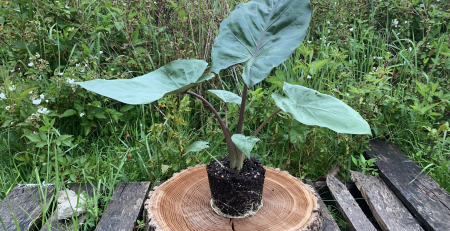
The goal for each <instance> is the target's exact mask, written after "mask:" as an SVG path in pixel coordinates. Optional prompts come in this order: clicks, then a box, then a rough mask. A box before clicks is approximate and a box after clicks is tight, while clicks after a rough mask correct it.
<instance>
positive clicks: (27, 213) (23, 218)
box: [0, 184, 54, 231]
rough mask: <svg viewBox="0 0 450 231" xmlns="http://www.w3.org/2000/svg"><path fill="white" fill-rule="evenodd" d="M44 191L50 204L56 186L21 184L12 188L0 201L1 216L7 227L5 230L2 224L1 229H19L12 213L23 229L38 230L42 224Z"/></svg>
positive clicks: (10, 230)
mask: <svg viewBox="0 0 450 231" xmlns="http://www.w3.org/2000/svg"><path fill="white" fill-rule="evenodd" d="M40 189H42V191H40ZM43 193H44V194H45V196H46V197H45V198H46V200H45V204H47V205H48V204H49V203H51V201H50V199H51V198H52V196H53V195H54V186H53V185H46V186H43V185H40V186H38V185H23V184H20V185H17V186H16V187H15V188H14V189H13V190H11V192H9V194H8V196H7V197H6V198H5V199H3V200H2V201H1V202H0V217H1V218H2V221H3V223H4V225H5V228H6V230H5V229H4V228H3V226H2V224H0V231H12V230H17V228H16V224H15V222H14V219H13V215H12V214H14V216H15V218H16V219H17V223H18V225H19V227H20V229H21V230H36V229H37V227H38V226H40V225H41V224H40V223H41V219H42V210H43V209H42V208H41V205H44V198H43ZM8 202H9V205H8ZM11 212H12V214H11Z"/></svg>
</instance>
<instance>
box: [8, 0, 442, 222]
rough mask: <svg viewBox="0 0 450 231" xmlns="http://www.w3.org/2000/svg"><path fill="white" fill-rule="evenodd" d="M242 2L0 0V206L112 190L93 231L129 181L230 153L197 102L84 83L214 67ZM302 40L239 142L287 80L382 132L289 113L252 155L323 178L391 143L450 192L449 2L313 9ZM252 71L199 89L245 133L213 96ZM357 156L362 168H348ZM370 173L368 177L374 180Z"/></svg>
mask: <svg viewBox="0 0 450 231" xmlns="http://www.w3.org/2000/svg"><path fill="white" fill-rule="evenodd" d="M238 3H239V1H235V0H227V1H225V0H224V1H217V0H197V1H187V0H174V1H171V0H161V1H160V0H154V1H97V0H94V1H86V0H78V1H43V0H35V1H30V0H14V1H2V2H0V38H1V39H0V60H1V65H0V98H1V99H0V125H1V129H0V139H1V142H0V152H1V155H0V199H3V198H4V197H5V196H6V195H7V193H8V192H9V191H10V190H11V189H12V188H13V187H14V186H15V185H16V184H18V183H42V182H46V183H47V182H48V183H54V184H56V185H57V187H58V188H64V187H70V186H71V185H72V184H74V183H75V182H101V183H104V184H105V186H106V187H107V188H109V189H111V192H110V193H109V194H108V195H104V196H100V197H99V198H96V200H97V202H98V204H97V206H96V207H93V208H90V209H89V218H88V222H86V224H84V225H83V227H84V229H85V230H93V228H92V227H94V226H95V224H96V222H98V219H99V218H100V217H101V213H102V208H104V206H105V205H106V204H107V203H108V201H109V200H110V197H111V195H112V191H113V189H114V186H115V185H116V184H117V183H118V182H121V181H145V180H149V181H152V182H157V181H158V180H164V179H167V178H168V177H170V176H171V175H172V174H173V173H174V172H177V171H180V170H181V169H184V168H186V167H187V166H191V165H196V164H199V163H207V162H209V161H211V160H212V158H211V157H210V156H209V155H208V154H207V153H206V152H204V151H200V152H188V153H186V149H187V148H188V147H189V145H190V144H191V143H193V142H195V141H198V140H205V141H208V142H209V145H210V147H209V148H208V149H207V150H208V152H209V153H210V154H211V155H213V156H215V157H220V156H224V155H225V154H226V153H225V151H226V147H225V142H224V137H223V135H222V134H221V130H220V127H219V125H218V123H217V122H216V120H215V118H214V117H213V115H212V114H211V113H210V111H209V110H208V108H206V107H205V106H204V105H202V103H201V102H199V101H198V100H195V99H193V98H189V96H184V95H183V96H170V97H166V98H164V99H161V100H159V101H158V102H155V103H152V104H147V105H138V106H133V105H125V104H122V103H119V102H117V101H114V100H112V99H109V98H106V97H101V96H99V95H96V94H94V93H92V92H89V91H86V90H83V89H82V88H80V87H78V86H76V85H74V84H73V83H74V82H76V81H85V80H93V79H127V78H133V77H136V76H141V75H143V74H145V73H148V72H151V71H153V70H156V69H157V68H159V67H161V66H163V65H164V64H166V63H168V62H170V61H173V60H177V59H181V58H197V59H204V60H206V61H207V62H208V63H211V57H210V51H211V47H212V44H213V41H214V38H215V37H216V35H217V33H218V27H219V24H220V22H221V21H222V20H223V19H224V18H226V16H227V14H228V13H229V12H230V11H231V10H232V9H234V7H235V6H236V5H237V4H238ZM311 4H312V9H313V16H312V21H311V24H310V26H309V29H308V34H307V37H306V39H305V42H304V43H303V44H302V45H301V46H300V47H298V48H297V49H296V51H295V52H294V54H293V55H292V56H291V57H290V58H289V59H288V60H287V61H286V62H284V63H282V64H281V65H280V66H279V67H277V68H275V69H274V70H273V71H272V73H271V74H270V75H269V76H268V77H267V78H266V80H267V81H263V82H262V83H259V84H257V85H255V86H254V87H253V88H252V89H250V92H249V101H248V104H247V105H248V108H247V116H246V118H245V119H246V123H245V126H244V130H243V133H244V134H246V135H249V134H251V133H253V131H254V130H255V129H256V128H257V127H258V126H259V124H260V123H261V122H262V121H264V119H265V118H266V117H267V116H269V115H270V114H271V113H273V112H274V111H275V110H276V109H277V107H276V106H275V103H274V102H273V100H272V99H271V98H270V95H271V94H272V93H281V89H282V88H281V87H282V82H283V81H285V82H288V83H291V84H299V85H303V86H306V87H309V88H313V89H315V90H317V91H319V92H321V93H325V94H329V95H333V96H334V97H336V98H339V99H340V100H342V101H343V102H345V103H347V104H349V105H350V106H351V107H352V108H354V109H355V110H356V111H358V112H359V113H360V114H361V115H362V116H363V118H364V119H366V120H367V121H368V122H369V124H370V126H371V128H372V132H373V136H360V135H346V134H338V133H336V132H333V131H331V130H329V129H327V128H320V127H316V126H311V127H310V126H305V125H303V124H300V123H298V122H295V121H294V120H293V119H292V118H291V117H290V116H289V115H287V114H285V113H280V114H279V115H278V116H276V117H275V118H273V119H272V120H271V121H270V122H269V123H268V124H267V125H266V127H264V129H263V131H262V132H261V133H260V135H259V136H258V138H259V139H261V140H262V141H261V142H258V143H257V145H256V148H255V149H254V151H253V153H252V155H253V156H255V157H256V158H258V159H260V160H261V161H262V162H263V164H264V165H266V166H273V167H279V168H282V169H284V170H287V171H289V172H290V173H291V174H292V175H294V176H297V177H302V178H304V177H309V178H312V179H315V178H317V177H319V176H322V175H324V174H326V173H327V172H328V171H330V170H331V169H332V168H333V166H335V164H336V163H340V164H341V166H342V167H341V175H342V177H343V178H344V179H349V170H360V171H366V170H367V169H368V168H369V167H368V166H367V162H366V161H365V160H363V159H361V158H360V154H361V153H362V152H363V149H362V148H361V147H362V146H361V144H365V143H367V142H368V140H369V139H373V138H377V137H378V138H387V139H389V140H390V141H392V142H394V144H395V145H396V146H397V147H399V148H400V149H401V150H403V151H404V152H405V153H406V154H407V155H408V156H409V157H410V158H411V159H412V160H414V161H415V162H416V163H417V164H418V165H419V166H420V167H422V168H423V169H425V170H426V171H427V172H428V174H430V175H431V176H432V177H433V178H434V179H435V180H436V181H437V182H438V183H439V184H440V185H441V186H443V187H444V188H446V189H447V190H450V173H449V172H450V171H449V170H450V163H449V159H450V148H449V142H450V138H448V137H447V132H448V131H449V124H448V122H449V120H450V106H449V103H450V86H449V84H448V76H449V74H450V58H449V56H450V49H449V46H450V39H449V38H450V31H449V27H448V21H449V17H450V11H449V9H450V3H449V2H448V1H444V0H440V1H439V0H423V1H418V0H383V1H372V0H334V1H330V0H324V1H312V2H311ZM242 68H243V67H242V66H234V67H232V68H229V69H227V70H224V71H222V72H221V75H220V76H219V77H216V78H214V79H211V80H208V81H207V82H205V83H202V84H200V85H198V86H197V87H196V88H195V89H194V90H195V92H197V93H199V94H201V95H203V96H205V97H206V98H207V99H208V100H210V101H211V102H213V104H214V106H215V107H216V109H218V111H219V109H220V111H221V116H222V117H223V118H225V117H226V118H227V121H228V126H229V127H232V128H233V127H236V124H237V114H238V106H237V105H235V104H229V105H226V104H223V103H221V102H220V101H219V100H217V99H215V98H214V97H213V96H211V95H208V94H206V91H207V90H210V89H214V90H228V91H232V92H234V93H236V94H238V95H240V93H241V91H242V89H243V86H242V84H241V83H242V81H241V80H240V76H241V73H242V71H243V70H242ZM352 157H354V158H352ZM370 172H372V173H374V172H373V170H370V171H369V173H370Z"/></svg>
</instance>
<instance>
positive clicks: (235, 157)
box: [184, 91, 242, 170]
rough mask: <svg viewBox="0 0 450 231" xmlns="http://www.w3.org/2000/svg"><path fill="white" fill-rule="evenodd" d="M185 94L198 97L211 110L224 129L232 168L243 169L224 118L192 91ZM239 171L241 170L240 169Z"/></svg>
mask: <svg viewBox="0 0 450 231" xmlns="http://www.w3.org/2000/svg"><path fill="white" fill-rule="evenodd" d="M184 93H185V94H188V95H192V96H194V97H197V98H198V99H200V100H201V101H202V102H203V103H204V104H206V105H207V106H208V107H209V109H210V110H211V111H212V112H213V113H214V115H215V116H216V118H217V120H218V121H219V124H220V127H221V128H222V131H223V135H224V136H225V141H226V143H227V149H228V156H229V158H230V168H236V166H241V168H242V164H240V165H239V164H238V163H237V160H238V155H239V154H238V149H237V148H236V145H235V144H234V143H233V141H232V140H231V133H230V130H228V128H227V126H225V124H224V123H223V121H222V118H220V115H219V113H217V111H216V109H214V107H213V106H212V105H211V104H210V103H209V102H208V101H207V100H206V99H204V98H203V97H201V96H199V95H197V94H195V93H193V92H190V91H186V92H184ZM238 170H240V169H239V168H238Z"/></svg>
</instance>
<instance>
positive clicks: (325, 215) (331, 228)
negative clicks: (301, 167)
mask: <svg viewBox="0 0 450 231" xmlns="http://www.w3.org/2000/svg"><path fill="white" fill-rule="evenodd" d="M306 182H307V184H309V185H311V186H313V193H314V196H315V197H317V198H319V207H320V212H321V213H322V228H321V229H320V231H340V229H339V226H338V225H337V223H336V221H335V220H334V219H333V216H332V215H331V214H330V211H328V208H327V206H326V205H325V203H324V202H323V200H322V199H321V198H320V196H319V193H318V192H317V190H316V189H315V187H314V185H313V182H312V181H311V180H309V179H308V180H307V181H306Z"/></svg>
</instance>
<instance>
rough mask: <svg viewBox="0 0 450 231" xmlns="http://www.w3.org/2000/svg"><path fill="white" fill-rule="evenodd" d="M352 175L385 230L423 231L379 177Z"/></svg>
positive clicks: (352, 172) (355, 173) (357, 173)
mask: <svg viewBox="0 0 450 231" xmlns="http://www.w3.org/2000/svg"><path fill="white" fill-rule="evenodd" d="M350 173H351V177H352V180H353V181H355V184H356V186H357V187H358V189H359V190H360V191H361V193H362V195H363V197H364V198H365V199H366V202H367V204H368V205H369V207H370V209H371V210H372V214H373V215H374V216H375V218H376V220H377V222H378V224H379V225H380V226H381V228H382V229H383V230H385V231H388V230H397V231H416V230H417V231H419V230H423V229H422V227H421V226H420V224H419V223H418V222H417V220H416V219H415V218H414V217H413V216H412V215H411V213H409V211H408V210H407V209H406V207H405V206H404V205H403V204H402V202H401V201H400V200H399V199H398V198H397V196H395V195H394V193H393V192H392V191H391V190H390V189H389V188H388V186H387V185H386V184H385V183H384V182H383V181H382V180H381V179H380V178H379V177H376V176H368V175H364V174H362V173H360V172H354V171H350Z"/></svg>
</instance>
